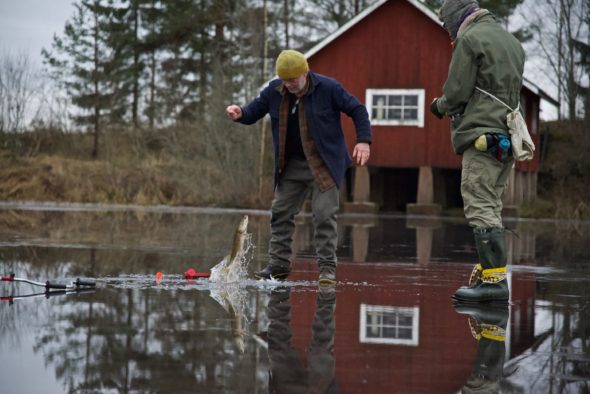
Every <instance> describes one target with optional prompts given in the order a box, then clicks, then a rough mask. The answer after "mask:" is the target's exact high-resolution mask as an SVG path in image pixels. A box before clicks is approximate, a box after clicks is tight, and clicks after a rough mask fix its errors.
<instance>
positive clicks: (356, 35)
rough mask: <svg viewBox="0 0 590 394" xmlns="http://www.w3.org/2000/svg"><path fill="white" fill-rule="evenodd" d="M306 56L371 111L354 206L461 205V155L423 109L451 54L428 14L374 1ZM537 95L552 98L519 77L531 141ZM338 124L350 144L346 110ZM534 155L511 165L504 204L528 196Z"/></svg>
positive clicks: (407, 0) (394, 1)
mask: <svg viewBox="0 0 590 394" xmlns="http://www.w3.org/2000/svg"><path fill="white" fill-rule="evenodd" d="M306 56H307V58H308V60H309V64H310V67H311V69H312V70H314V71H315V72H318V73H321V74H326V75H329V76H331V77H334V78H335V79H337V80H338V81H340V82H341V83H342V84H343V85H344V86H345V87H346V89H347V90H349V91H350V92H351V93H352V94H354V95H355V96H356V97H358V98H359V99H360V100H361V101H364V102H365V104H366V106H367V110H368V111H369V115H370V117H371V123H372V128H373V144H372V153H371V159H370V161H369V167H368V168H367V167H365V168H356V169H355V171H354V173H353V174H351V175H352V176H351V177H350V178H349V179H348V192H349V194H348V195H347V196H346V200H348V201H352V202H353V203H355V205H356V207H355V209H356V210H358V209H362V207H365V209H368V210H375V209H381V210H404V209H405V208H406V205H407V207H408V210H409V211H410V212H430V213H436V212H438V211H439V210H440V208H441V207H448V206H461V204H462V201H461V197H460V195H459V182H460V166H461V158H460V156H457V155H455V154H454V153H453V151H452V148H451V142H450V131H449V130H450V124H449V121H448V120H445V121H439V120H438V119H436V118H435V117H434V116H432V115H431V114H430V113H429V111H428V106H429V104H430V102H431V101H432V99H433V98H434V97H437V96H439V95H440V94H441V91H442V86H443V84H444V82H445V80H446V77H447V72H448V65H449V63H450V60H451V45H450V41H449V36H448V34H447V32H446V30H445V29H444V28H443V27H442V24H441V23H440V22H439V21H438V17H437V15H436V13H435V12H433V11H432V10H430V9H429V8H428V7H426V6H425V5H424V4H423V3H422V2H420V1H417V0H380V1H378V2H377V3H375V4H374V5H373V6H371V7H370V8H368V9H366V10H365V11H363V12H362V13H360V14H359V15H357V16H356V17H355V18H353V19H352V20H350V21H349V22H348V23H347V24H345V25H344V26H342V27H341V28H340V29H338V30H337V31H336V32H334V33H333V34H332V35H330V36H329V37H327V38H326V39H325V40H323V41H322V42H320V43H319V44H318V45H316V46H315V47H314V48H312V49H311V50H309V51H308V52H307V53H306ZM542 98H544V99H547V100H549V101H550V102H552V103H555V100H553V99H551V98H550V97H548V96H547V95H546V94H545V93H543V92H542V90H540V89H539V88H538V87H536V86H535V85H534V84H532V83H531V82H529V81H528V80H527V81H526V83H525V84H524V87H523V90H522V103H521V106H522V108H524V110H525V113H526V120H527V122H528V125H529V130H530V132H531V134H532V137H533V140H534V141H535V143H536V145H537V146H539V142H540V138H539V127H538V125H539V104H540V100H541V99H542ZM343 122H344V130H345V134H346V138H347V143H348V145H349V147H352V146H354V126H353V124H352V121H351V120H350V119H349V118H348V117H346V116H343ZM538 161H539V155H536V157H535V159H534V160H533V161H531V162H530V163H526V164H522V163H519V164H518V166H517V168H516V171H515V172H514V175H513V177H512V182H511V185H512V186H511V187H510V188H509V190H508V192H507V196H506V201H505V203H506V205H519V204H520V203H521V202H523V201H526V200H528V199H530V198H532V197H534V196H535V195H536V173H537V168H538ZM343 189H345V188H343ZM346 206H350V205H348V204H345V207H346ZM345 209H346V208H345Z"/></svg>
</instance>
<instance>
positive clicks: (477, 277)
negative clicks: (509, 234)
mask: <svg viewBox="0 0 590 394" xmlns="http://www.w3.org/2000/svg"><path fill="white" fill-rule="evenodd" d="M473 233H474V237H475V247H476V248H477V254H478V256H479V264H477V265H476V266H475V268H474V269H473V273H472V275H471V279H470V281H469V285H468V286H463V287H461V288H459V289H458V290H457V291H456V292H455V294H454V295H453V299H454V300H456V301H458V302H488V301H493V302H501V303H506V302H508V298H509V296H510V292H509V290H508V281H507V279H506V240H505V235H504V229H503V228H498V227H494V228H491V229H482V228H476V229H474V230H473Z"/></svg>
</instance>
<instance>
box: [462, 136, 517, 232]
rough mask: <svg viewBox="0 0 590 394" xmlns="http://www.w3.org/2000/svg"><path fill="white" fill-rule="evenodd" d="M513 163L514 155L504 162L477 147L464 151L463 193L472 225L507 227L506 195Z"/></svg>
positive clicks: (467, 215)
mask: <svg viewBox="0 0 590 394" xmlns="http://www.w3.org/2000/svg"><path fill="white" fill-rule="evenodd" d="M513 165H514V159H513V158H512V157H511V158H509V159H508V160H506V161H505V162H500V161H499V160H497V159H496V158H494V157H493V156H492V155H491V154H490V153H488V152H482V151H479V150H477V149H475V147H474V146H471V147H469V148H468V149H467V150H466V151H465V152H463V169H462V172H461V195H462V197H463V209H464V211H465V217H466V218H467V220H468V221H469V225H470V226H472V227H479V228H484V229H487V228H492V227H503V226H502V197H503V196H504V192H505V191H506V187H507V186H508V178H509V176H510V171H511V169H512V166H513Z"/></svg>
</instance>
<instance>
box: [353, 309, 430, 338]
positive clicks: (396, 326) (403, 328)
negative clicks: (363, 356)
mask: <svg viewBox="0 0 590 394" xmlns="http://www.w3.org/2000/svg"><path fill="white" fill-rule="evenodd" d="M419 315H420V312H419V309H418V307H411V308H406V307H395V306H379V305H366V304H361V327H360V328H361V330H360V341H361V343H382V344H388V345H409V346H418V324H419V323H418V322H419Z"/></svg>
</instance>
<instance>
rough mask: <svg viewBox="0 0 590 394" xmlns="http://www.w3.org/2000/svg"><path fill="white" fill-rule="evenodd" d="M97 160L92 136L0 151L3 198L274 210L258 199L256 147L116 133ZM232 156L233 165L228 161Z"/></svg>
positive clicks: (185, 133) (49, 136) (168, 133)
mask: <svg viewBox="0 0 590 394" xmlns="http://www.w3.org/2000/svg"><path fill="white" fill-rule="evenodd" d="M102 138H103V139H104V142H103V144H102V145H101V151H100V152H101V154H100V155H99V158H98V159H96V160H91V159H90V154H89V152H90V147H91V143H90V140H91V136H90V135H84V134H82V135H81V134H67V133H60V132H56V131H49V130H41V131H37V132H33V133H26V134H24V135H22V136H19V138H18V140H17V141H15V142H14V143H11V145H12V146H14V147H16V148H14V149H11V150H0V200H13V201H14V200H19V201H58V202H80V203H118V204H140V205H158V204H163V205H189V206H232V207H257V208H260V207H268V205H269V201H270V196H271V195H272V189H271V186H270V182H271V180H272V178H271V176H270V175H269V174H268V172H267V173H266V174H265V179H264V182H265V183H266V185H265V189H264V190H265V196H264V197H263V198H262V199H260V198H259V195H258V179H257V171H256V170H257V166H256V164H257V163H258V160H257V157H256V154H257V152H258V151H257V144H256V141H252V142H251V143H249V144H244V143H241V144H239V145H238V144H230V145H229V147H228V148H226V150H225V151H224V152H223V153H224V155H223V156H220V155H219V153H218V152H217V151H215V152H213V151H211V150H210V149H209V148H208V146H207V141H206V140H205V139H203V136H202V134H199V132H198V131H196V130H190V129H170V130H165V131H161V130H160V131H144V132H141V134H139V133H132V132H128V131H109V132H107V133H105V134H104V135H103V136H102ZM228 159H229V160H228Z"/></svg>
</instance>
